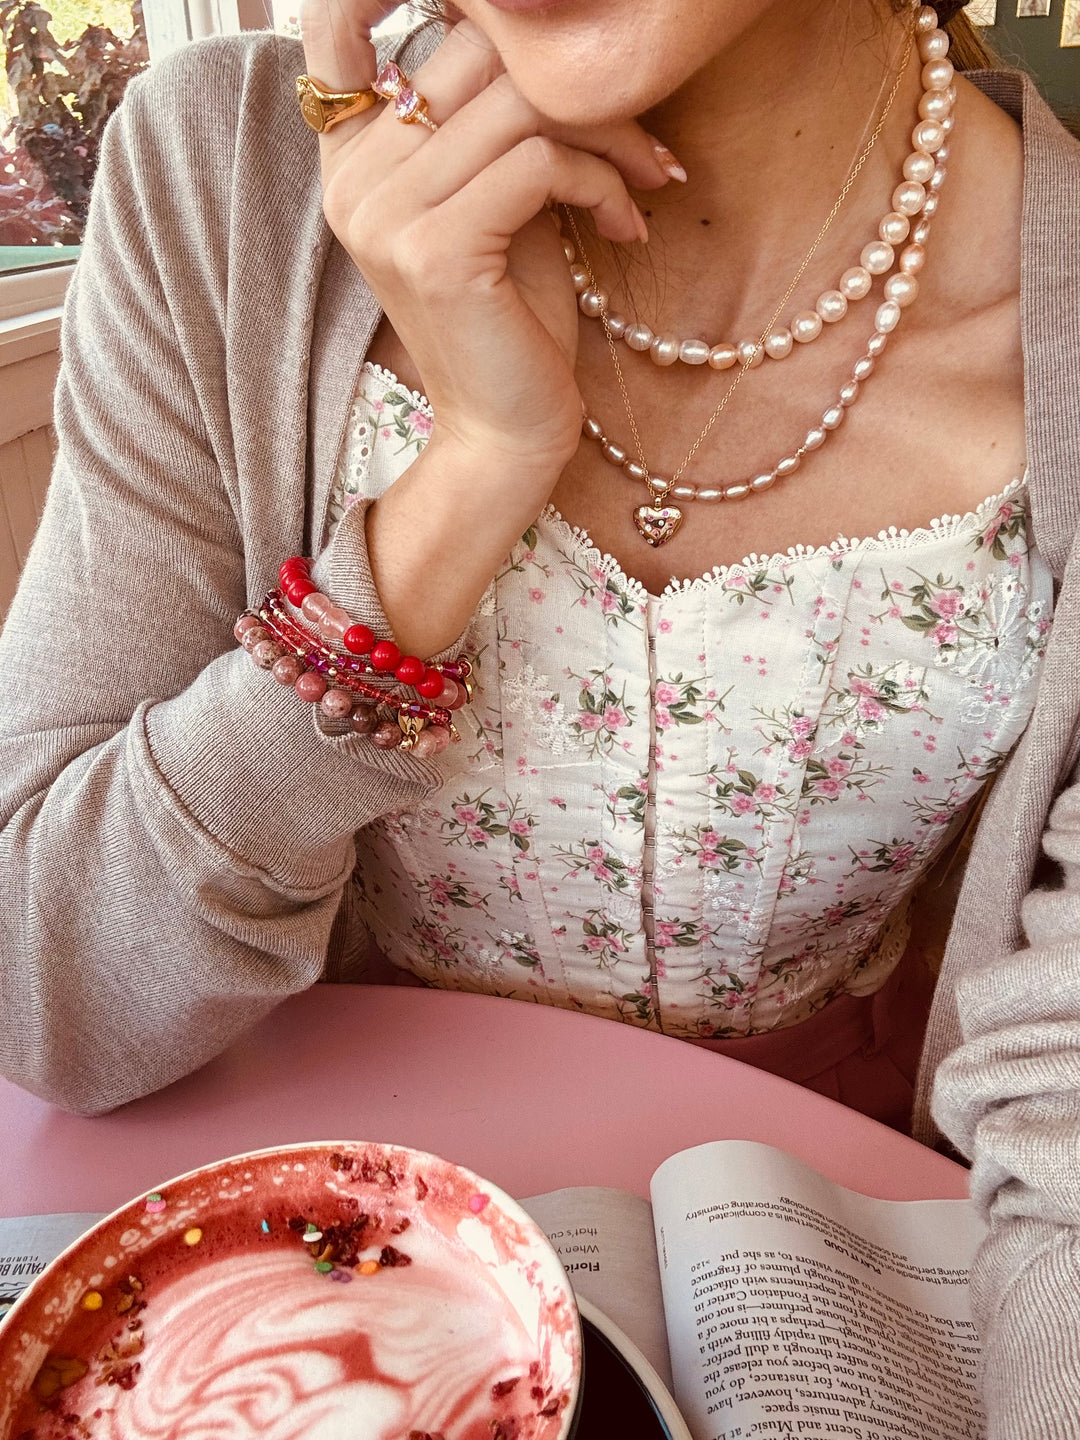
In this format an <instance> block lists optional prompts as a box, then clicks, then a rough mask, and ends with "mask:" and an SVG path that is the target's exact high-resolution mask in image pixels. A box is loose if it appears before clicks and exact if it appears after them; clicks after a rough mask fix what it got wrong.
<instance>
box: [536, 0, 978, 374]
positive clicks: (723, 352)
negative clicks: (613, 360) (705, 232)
mask: <svg viewBox="0 0 1080 1440" xmlns="http://www.w3.org/2000/svg"><path fill="white" fill-rule="evenodd" d="M915 36H916V43H917V45H918V49H919V57H920V59H921V60H922V61H923V68H922V76H921V78H922V85H923V94H922V97H921V99H920V101H919V120H918V123H917V124H916V126H915V128H914V129H913V130H912V132H911V144H912V147H913V148H912V151H911V153H910V154H909V155H908V156H907V158H906V159H905V160H904V164H903V179H902V180H901V181H900V183H899V184H898V185H897V186H896V188H895V189H894V190H893V193H892V200H891V204H892V208H891V209H890V210H889V211H888V212H887V213H886V214H885V215H884V216H883V217H882V219H881V220H880V222H879V224H878V234H877V239H875V240H871V241H870V242H869V243H868V244H866V245H864V246H863V249H862V251H861V253H860V255H859V262H858V264H856V265H852V266H849V267H848V269H846V270H845V271H844V272H843V273H842V274H841V276H840V278H839V280H838V281H837V284H836V287H835V289H832V290H826V291H824V292H823V293H822V294H821V295H819V296H818V299H817V302H816V304H815V306H814V308H813V309H812V310H803V311H800V312H799V313H798V314H796V315H795V316H794V317H793V318H792V320H791V322H790V325H789V326H780V327H778V328H776V329H773V330H770V332H769V334H768V335H767V336H766V337H765V339H764V343H761V342H759V341H757V340H740V341H739V342H738V343H737V344H732V343H731V342H730V341H721V342H719V343H718V344H710V343H709V341H707V340H700V339H696V338H688V339H683V338H680V337H679V336H676V335H672V334H669V333H666V332H665V333H662V334H655V333H654V332H653V331H652V330H651V329H650V327H649V326H648V325H646V324H645V323H644V322H643V321H641V320H633V319H627V318H626V317H625V316H624V315H622V314H619V313H617V312H611V311H609V310H608V308H607V306H608V301H609V297H608V295H607V293H606V292H605V291H603V290H601V289H599V288H598V287H597V286H595V284H594V283H593V281H592V280H591V278H590V271H589V268H588V267H587V266H586V265H584V264H582V263H581V262H580V260H579V258H578V253H577V250H576V249H575V247H574V245H573V243H572V242H571V241H570V240H564V242H563V249H564V252H565V254H566V258H567V261H568V263H569V265H570V275H571V279H572V280H573V282H574V289H575V291H576V292H577V295H578V305H579V307H580V309H581V313H582V314H583V315H585V316H587V317H588V318H590V319H600V318H601V316H602V317H603V323H604V325H605V327H606V329H607V331H608V334H609V335H611V336H612V337H613V338H614V339H616V340H621V341H622V342H623V344H625V345H626V346H628V348H629V349H631V350H635V351H639V352H645V351H648V353H649V356H650V358H651V359H652V361H653V363H654V364H655V365H660V366H666V365H673V364H674V363H675V362H676V361H681V362H682V363H683V364H684V365H705V364H708V365H709V366H710V367H711V368H712V369H713V370H730V369H732V368H733V367H734V366H735V365H742V366H744V367H747V368H749V369H754V368H756V367H757V366H758V365H760V364H761V363H762V362H763V361H764V360H766V359H768V360H784V359H786V358H787V357H788V356H789V355H790V354H791V353H792V352H793V350H794V349H795V347H796V345H809V344H811V343H812V342H813V341H814V340H816V339H818V337H819V336H820V335H821V334H822V333H823V332H824V331H825V330H826V328H828V327H830V326H833V325H836V324H837V323H838V322H839V321H841V320H843V319H844V318H845V316H846V315H848V313H849V309H850V306H851V304H852V303H854V302H857V301H859V300H862V299H864V298H865V297H866V296H867V295H869V293H870V291H871V289H872V288H873V284H874V280H875V278H876V277H877V276H880V275H888V274H889V272H890V271H891V270H892V268H893V266H894V264H895V262H896V251H897V248H898V247H899V246H902V245H903V243H904V241H905V240H907V239H908V237H909V235H910V233H911V230H912V225H913V223H914V222H915V217H917V216H918V215H919V214H920V213H921V214H923V215H925V214H927V209H926V206H927V202H928V200H930V199H931V198H932V197H933V196H934V195H935V194H936V192H937V190H938V189H940V187H941V184H942V182H943V180H944V172H943V170H942V168H941V166H940V165H938V164H936V160H935V157H938V156H940V152H941V150H942V148H943V147H944V146H945V144H946V140H947V137H948V135H949V133H950V131H951V130H952V128H953V123H954V122H953V113H952V112H953V106H954V104H955V101H956V86H955V85H954V84H953V74H954V72H953V66H952V63H951V61H950V60H949V59H948V51H949V37H948V35H947V34H946V32H945V31H944V30H941V29H939V27H938V22H937V13H936V12H935V11H934V10H933V8H932V7H931V6H929V5H924V6H921V7H920V9H919V12H918V15H917V16H916V20H915ZM890 103H891V101H890ZM887 113H888V109H887V108H886V112H885V114H886V115H887ZM884 118H885V116H884V115H883V117H882V120H884ZM879 128H880V127H879ZM876 135H877V132H875V135H874V136H873V137H872V138H871V142H870V145H868V146H867V147H866V149H865V150H864V151H863V153H862V156H861V157H860V159H859V161H858V162H857V165H856V169H855V171H853V173H852V177H851V178H852V179H853V178H854V174H855V173H857V170H858V168H859V167H860V166H861V164H862V161H863V160H865V158H866V156H867V155H868V154H869V151H870V146H871V145H872V144H873V140H874V139H876ZM848 188H850V180H849V182H848V185H847V186H845V190H844V192H843V193H844V194H846V191H847V189H848ZM841 198H843V197H841ZM836 208H839V205H837V207H834V213H835V209H836ZM930 213H933V212H932V210H931V212H930ZM830 218H831V217H830ZM815 248H816V246H815ZM804 263H805V262H804ZM905 273H908V274H911V273H913V272H910V271H909V272H904V270H903V267H901V273H900V275H899V276H895V277H893V279H900V280H901V284H900V285H899V287H894V289H897V288H898V289H899V291H900V292H901V293H905V292H907V291H908V290H909V289H910V287H909V286H908V284H907V282H905V281H903V280H902V276H903V275H904V274H905ZM889 283H890V282H886V290H887V287H888V284H889ZM889 298H895V297H893V296H890V297H889Z"/></svg>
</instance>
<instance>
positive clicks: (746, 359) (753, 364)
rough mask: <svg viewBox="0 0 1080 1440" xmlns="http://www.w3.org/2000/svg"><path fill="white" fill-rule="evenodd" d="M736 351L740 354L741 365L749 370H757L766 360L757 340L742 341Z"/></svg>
mask: <svg viewBox="0 0 1080 1440" xmlns="http://www.w3.org/2000/svg"><path fill="white" fill-rule="evenodd" d="M735 349H736V350H737V351H738V352H739V364H740V365H742V366H744V367H745V368H746V369H747V370H756V369H757V367H758V366H759V365H760V364H761V362H762V361H763V360H764V359H765V351H764V350H763V349H762V348H761V346H760V345H759V344H758V343H757V341H756V340H740V341H739V343H738V345H736V347H735Z"/></svg>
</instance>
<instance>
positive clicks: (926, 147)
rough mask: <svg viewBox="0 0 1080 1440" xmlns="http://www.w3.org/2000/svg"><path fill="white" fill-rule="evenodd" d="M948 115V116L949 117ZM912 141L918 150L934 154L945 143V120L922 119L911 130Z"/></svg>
mask: <svg viewBox="0 0 1080 1440" xmlns="http://www.w3.org/2000/svg"><path fill="white" fill-rule="evenodd" d="M947 118H948V117H946V119H947ZM911 143H912V145H914V147H915V149H916V150H922V151H925V153H926V154H927V155H933V154H934V152H935V151H936V150H940V149H941V147H942V145H944V144H945V121H944V120H920V121H919V123H918V125H916V126H915V129H914V130H912V132H911Z"/></svg>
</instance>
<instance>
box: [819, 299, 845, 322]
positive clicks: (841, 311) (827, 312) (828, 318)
mask: <svg viewBox="0 0 1080 1440" xmlns="http://www.w3.org/2000/svg"><path fill="white" fill-rule="evenodd" d="M814 308H815V309H816V310H817V313H818V314H819V315H820V316H821V318H822V320H824V321H825V323H826V325H835V324H836V322H837V321H838V320H842V319H843V318H844V316H845V315H846V314H847V308H848V302H847V296H846V295H844V294H842V292H841V291H839V290H826V291H825V293H824V294H823V295H819V296H818V301H817V305H816V306H815V307H814Z"/></svg>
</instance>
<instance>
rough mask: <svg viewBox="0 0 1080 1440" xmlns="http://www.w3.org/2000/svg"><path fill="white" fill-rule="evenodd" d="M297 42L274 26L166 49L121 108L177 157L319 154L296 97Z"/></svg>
mask: <svg viewBox="0 0 1080 1440" xmlns="http://www.w3.org/2000/svg"><path fill="white" fill-rule="evenodd" d="M303 69H304V51H303V47H302V45H301V44H300V42H299V40H296V39H293V38H292V37H291V36H286V35H278V34H275V33H274V32H273V31H269V30H256V31H246V32H243V33H241V34H239V35H213V36H210V37H208V38H207V39H204V40H196V41H194V42H193V43H192V44H190V45H185V46H183V47H182V48H181V49H179V50H176V51H174V52H173V53H172V54H171V55H167V56H166V57H165V58H164V59H163V60H160V61H158V62H157V63H156V64H154V65H153V66H152V67H151V68H150V69H149V70H147V71H145V72H144V73H143V74H142V75H140V76H138V77H137V78H136V79H135V80H133V81H132V82H131V84H130V85H129V86H128V89H127V92H126V94H125V97H124V104H123V106H122V107H121V111H120V113H121V114H123V115H124V118H125V121H126V123H127V125H128V127H129V128H132V129H134V130H135V131H136V132H137V133H138V135H139V137H140V138H142V139H144V140H147V141H149V140H153V141H156V142H158V143H161V144H166V143H167V144H170V145H171V146H172V148H173V149H174V150H175V151H176V154H177V157H178V159H182V158H183V157H185V156H186V157H191V158H192V159H193V160H197V161H198V163H199V164H200V165H201V166H207V165H209V166H214V165H216V166H218V167H220V166H221V165H222V164H224V163H226V162H227V163H229V164H233V163H235V160H236V155H237V151H238V150H239V149H241V148H242V147H245V146H251V147H253V148H256V149H258V151H259V152H261V153H262V154H263V155H265V156H269V155H271V154H273V153H274V152H279V151H287V150H294V149H295V146H296V145H297V144H298V143H299V144H301V145H302V146H303V147H304V148H306V149H310V150H311V153H312V156H313V157H317V155H318V142H317V139H316V136H315V135H314V133H313V132H312V131H310V130H308V129H307V127H306V126H305V125H304V123H303V120H302V118H301V116H300V112H299V108H298V106H297V103H296V89H295V83H296V77H297V76H298V75H300V74H301V73H302V72H303Z"/></svg>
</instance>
